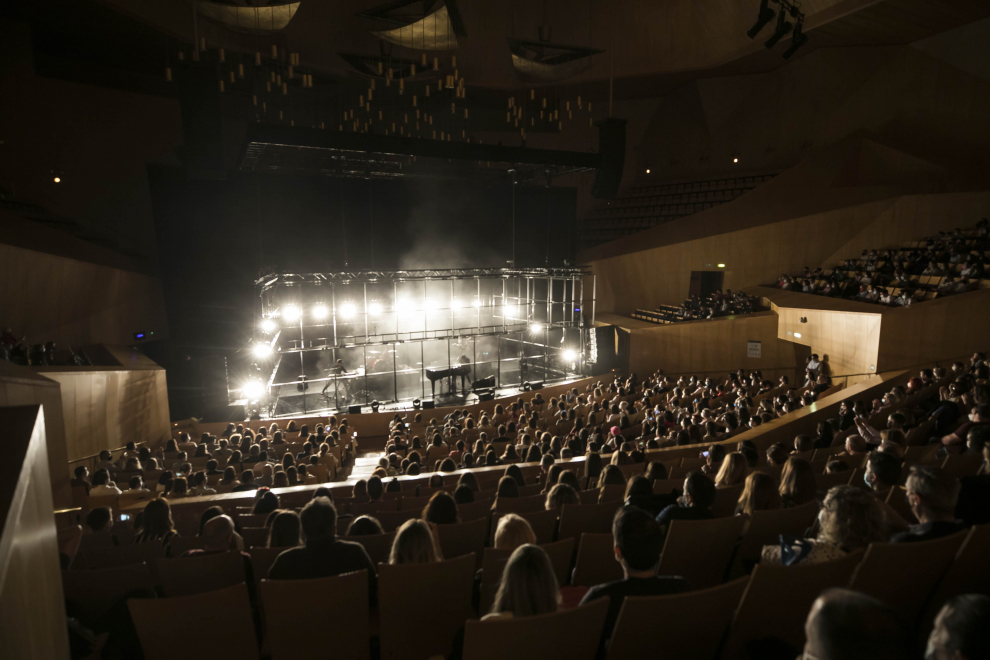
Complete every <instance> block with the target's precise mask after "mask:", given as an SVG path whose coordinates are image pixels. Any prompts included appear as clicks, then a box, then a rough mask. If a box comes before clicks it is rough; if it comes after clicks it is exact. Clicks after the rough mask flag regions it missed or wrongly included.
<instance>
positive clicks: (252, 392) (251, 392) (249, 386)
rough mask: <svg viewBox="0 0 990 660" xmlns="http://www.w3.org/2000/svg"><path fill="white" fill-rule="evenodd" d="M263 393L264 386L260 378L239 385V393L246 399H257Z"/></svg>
mask: <svg viewBox="0 0 990 660" xmlns="http://www.w3.org/2000/svg"><path fill="white" fill-rule="evenodd" d="M264 393H265V386H264V385H263V384H262V382H261V381H260V380H249V381H246V382H245V383H244V384H243V385H241V395H242V396H244V397H246V398H248V399H257V398H259V397H261V396H262V395H263V394H264Z"/></svg>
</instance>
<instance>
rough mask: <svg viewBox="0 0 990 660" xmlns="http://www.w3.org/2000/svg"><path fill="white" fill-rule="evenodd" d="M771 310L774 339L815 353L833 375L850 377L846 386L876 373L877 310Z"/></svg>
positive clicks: (877, 347) (877, 346)
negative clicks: (775, 324) (775, 328)
mask: <svg viewBox="0 0 990 660" xmlns="http://www.w3.org/2000/svg"><path fill="white" fill-rule="evenodd" d="M802 297H803V298H804V297H808V296H802ZM826 300H827V299H826ZM838 302H842V301H838ZM863 306H864V307H869V305H865V304H864V305H863ZM775 309H777V313H778V315H779V318H780V325H779V327H778V332H777V336H778V337H779V338H780V339H781V340H783V341H790V342H794V343H797V344H803V345H805V346H807V347H808V348H809V350H810V352H811V353H817V354H818V356H819V357H821V358H823V359H825V360H826V361H827V362H828V363H829V365H830V366H831V369H832V375H833V376H854V378H851V379H849V381H848V382H847V385H848V384H850V383H855V382H859V381H860V380H863V379H865V378H867V377H868V376H869V375H870V374H873V373H876V370H877V368H878V367H877V364H878V355H879V349H880V327H881V318H882V317H881V315H880V313H879V310H877V312H876V313H864V312H850V311H837V310H827V309H807V308H800V307H775ZM801 319H807V322H801Z"/></svg>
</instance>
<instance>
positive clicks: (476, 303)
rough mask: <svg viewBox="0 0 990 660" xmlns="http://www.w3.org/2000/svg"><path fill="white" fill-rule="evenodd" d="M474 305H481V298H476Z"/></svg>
mask: <svg viewBox="0 0 990 660" xmlns="http://www.w3.org/2000/svg"><path fill="white" fill-rule="evenodd" d="M474 306H475V307H481V298H475V299H474Z"/></svg>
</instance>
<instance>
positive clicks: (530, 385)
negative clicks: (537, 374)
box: [523, 380, 543, 392]
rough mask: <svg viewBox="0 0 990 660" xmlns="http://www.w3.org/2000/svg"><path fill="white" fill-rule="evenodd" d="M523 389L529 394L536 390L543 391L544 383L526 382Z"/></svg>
mask: <svg viewBox="0 0 990 660" xmlns="http://www.w3.org/2000/svg"><path fill="white" fill-rule="evenodd" d="M523 389H524V390H526V391H527V392H532V391H534V390H542V389H543V381H542V380H540V381H533V382H530V381H526V382H525V383H523Z"/></svg>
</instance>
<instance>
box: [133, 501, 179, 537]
mask: <svg viewBox="0 0 990 660" xmlns="http://www.w3.org/2000/svg"><path fill="white" fill-rule="evenodd" d="M174 529H175V524H174V523H173V522H172V508H171V507H170V506H169V504H168V500H166V499H164V498H159V499H157V500H151V501H150V502H148V503H147V504H146V505H145V506H144V512H143V513H142V515H141V532H142V534H143V536H144V537H145V538H160V537H161V536H164V535H165V534H167V533H169V532H171V531H173V530H174Z"/></svg>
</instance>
